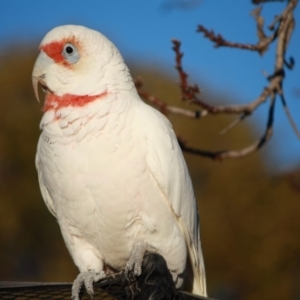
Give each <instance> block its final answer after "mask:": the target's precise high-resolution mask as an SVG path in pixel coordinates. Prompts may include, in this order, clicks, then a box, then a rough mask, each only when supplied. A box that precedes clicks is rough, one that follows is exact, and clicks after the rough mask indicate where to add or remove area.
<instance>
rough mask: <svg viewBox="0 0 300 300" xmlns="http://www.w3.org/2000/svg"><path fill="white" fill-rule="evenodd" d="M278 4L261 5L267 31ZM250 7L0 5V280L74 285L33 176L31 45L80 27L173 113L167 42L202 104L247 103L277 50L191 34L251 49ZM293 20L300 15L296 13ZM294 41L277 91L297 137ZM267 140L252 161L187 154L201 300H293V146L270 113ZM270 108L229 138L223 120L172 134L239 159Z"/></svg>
mask: <svg viewBox="0 0 300 300" xmlns="http://www.w3.org/2000/svg"><path fill="white" fill-rule="evenodd" d="M285 5H286V3H284V2H279V3H269V4H266V5H264V7H263V11H262V14H263V16H264V17H265V20H266V24H269V23H270V22H271V21H272V19H273V17H274V15H276V14H279V13H280V11H281V10H282V9H283V8H284V7H285ZM254 8H255V6H253V5H252V4H251V1H240V0H230V1H229V0H227V1H215V0H202V1H201V0H151V1H147V2H146V1H142V0H126V1H124V0H115V1H96V0H95V1H92V0H88V1H79V0H73V1H69V0H65V1H63V2H62V1H50V0H43V1H39V0H31V1H26V2H25V1H21V0H19V1H17V0H1V1H0V281H1V280H23V281H29V280H33V281H73V280H74V278H75V276H76V275H77V272H78V271H77V269H76V267H75V266H74V264H73V262H72V260H71V258H70V256H69V253H68V252H67V250H66V248H65V245H64V242H63V240H62V237H61V234H60V230H59V227H58V224H57V223H56V221H55V219H54V218H53V217H52V215H51V214H50V213H49V212H48V210H47V208H46V206H45V205H44V203H43V200H42V197H41V195H40V191H39V186H38V181H37V174H36V170H35V165H34V159H35V152H36V145H37V140H38V137H39V132H40V131H39V121H40V119H41V116H42V112H41V108H42V104H39V103H37V102H36V100H35V98H34V94H33V90H32V84H31V71H32V68H33V64H34V61H35V59H36V57H37V55H38V45H39V43H40V41H41V40H42V38H43V36H44V35H45V34H46V33H47V32H48V31H49V30H50V29H52V28H53V27H56V26H58V25H63V24H80V25H84V26H87V27H91V28H93V29H96V30H99V31H101V32H102V33H104V34H105V35H107V36H108V37H109V38H110V39H111V40H112V41H113V42H114V43H115V44H116V45H117V47H118V48H119V49H120V51H121V53H122V54H123V56H124V59H125V61H126V62H127V64H128V65H129V68H130V69H131V71H132V75H133V77H134V78H137V77H138V76H140V77H141V78H142V79H143V81H144V83H145V89H146V90H147V91H149V92H151V93H152V94H153V95H156V96H158V97H160V98H161V99H163V100H165V101H166V102H167V103H169V104H172V105H177V106H182V107H184V104H182V103H181V102H180V93H179V87H178V85H177V82H178V79H177V74H176V71H175V69H174V64H175V62H174V53H173V52H172V50H171V46H172V45H171V39H172V38H177V39H179V40H181V41H182V50H183V51H184V53H185V56H184V60H183V64H184V67H185V70H186V71H188V73H189V74H190V78H191V81H192V82H197V83H198V84H199V86H200V87H201V89H202V90H203V95H202V98H204V99H205V100H206V101H208V102H209V103H214V104H226V103H247V102H250V101H251V100H254V99H255V98H256V97H257V96H258V95H259V94H260V92H261V90H262V88H263V87H264V86H265V85H267V82H266V79H265V77H264V75H263V74H262V71H266V72H268V73H272V71H273V66H274V55H275V47H274V46H272V47H270V51H269V52H268V53H266V54H265V55H264V56H262V57H261V56H259V55H258V54H257V53H250V52H246V51H240V50H233V49H225V48H224V49H223V48H221V49H214V48H213V46H212V44H211V43H210V42H209V41H208V40H206V39H204V38H203V36H202V35H200V34H199V33H196V28H197V25H198V24H202V25H205V26H206V27H207V28H208V29H214V30H215V31H216V32H217V33H221V34H222V35H223V36H224V37H225V38H227V39H229V40H231V41H237V42H244V43H248V42H249V43H256V41H257V38H256V28H255V22H254V20H253V19H252V17H251V16H250V11H251V10H252V9H254ZM295 14H296V15H295V17H296V21H297V20H299V18H300V12H299V7H298V8H297V9H296V12H295ZM299 34H300V31H299V29H298V28H296V30H295V31H294V36H293V37H292V40H291V44H290V47H289V51H288V53H287V55H288V56H290V55H291V56H293V57H294V58H295V60H296V66H295V68H294V70H292V71H289V72H287V74H286V79H285V82H284V90H285V94H286V98H287V101H288V105H289V108H290V110H291V112H292V115H293V116H294V119H295V121H296V123H297V125H298V127H300V120H299V116H300V96H299V94H300V92H299V91H300V82H299V78H300V68H299V62H300V51H299V50H300V39H299ZM278 104H279V105H277V107H276V114H275V126H274V135H273V138H272V140H271V141H270V142H269V143H268V144H267V145H266V146H265V147H264V148H263V149H262V150H261V151H259V152H258V153H255V154H253V155H251V156H249V157H246V158H244V159H239V160H227V161H223V162H217V161H211V160H209V159H207V158H203V157H199V156H194V155H191V154H188V155H185V157H186V160H187V163H188V166H189V170H190V173H191V176H192V180H193V183H194V187H195V193H196V196H197V201H198V205H199V209H200V218H201V239H202V245H203V251H204V258H205V263H206V271H207V281H208V291H209V295H210V296H212V297H216V298H219V299H224V300H226V299H231V300H238V299H246V300H248V299H249V300H250V299H300V240H299V233H300V218H299V213H300V141H299V140H298V139H297V137H296V135H295V134H294V132H293V130H292V128H291V126H290V125H289V122H288V121H287V118H286V116H285V114H284V112H283V109H282V107H281V105H280V103H278ZM267 109H268V105H263V106H262V107H261V108H259V109H258V110H257V111H255V113H254V115H253V116H251V118H249V120H247V121H246V122H244V123H242V124H240V125H239V126H237V127H236V128H234V129H233V130H232V131H231V132H229V133H228V134H226V135H225V136H223V135H222V136H220V135H219V132H220V131H221V130H222V129H224V128H225V127H226V126H227V125H228V124H229V123H230V122H231V121H232V118H231V117H228V116H227V117H225V116H224V117H222V116H214V117H207V118H204V119H201V120H187V119H184V118H182V117H179V116H171V117H170V118H171V121H172V123H173V126H174V129H175V131H176V133H177V134H179V135H180V136H181V137H184V138H185V139H186V140H187V141H188V142H189V144H192V145H194V146H197V147H200V148H202V149H207V150H222V149H228V148H230V149H239V148H242V147H244V146H246V145H248V144H249V143H251V142H253V141H254V140H255V139H257V138H258V137H259V136H260V135H261V134H262V133H263V131H264V128H265V123H266V116H267Z"/></svg>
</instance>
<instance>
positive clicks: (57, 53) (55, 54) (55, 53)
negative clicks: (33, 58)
mask: <svg viewBox="0 0 300 300" xmlns="http://www.w3.org/2000/svg"><path fill="white" fill-rule="evenodd" d="M66 43H71V44H73V45H76V47H77V48H78V46H79V45H78V42H77V41H76V40H75V38H74V37H72V38H65V39H62V40H60V41H53V42H51V43H48V44H45V45H43V46H40V48H39V50H40V51H44V52H45V53H46V54H47V55H48V56H49V57H50V58H52V59H53V60H54V61H55V62H56V63H59V64H63V65H64V66H66V67H70V66H71V65H70V63H69V62H67V61H66V60H65V58H64V56H63V55H62V52H63V49H64V46H65V45H66Z"/></svg>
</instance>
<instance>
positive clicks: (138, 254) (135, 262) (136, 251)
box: [125, 242, 156, 280]
mask: <svg viewBox="0 0 300 300" xmlns="http://www.w3.org/2000/svg"><path fill="white" fill-rule="evenodd" d="M155 250H156V249H155V248H154V247H152V246H150V245H149V244H147V243H145V242H137V243H136V244H135V245H134V247H133V249H132V251H131V255H130V258H129V260H128V262H127V264H126V267H125V276H126V278H127V280H130V279H132V278H131V274H132V273H133V275H134V276H135V277H138V276H140V275H141V273H142V263H143V259H144V255H145V253H146V252H147V251H151V252H156V251H155Z"/></svg>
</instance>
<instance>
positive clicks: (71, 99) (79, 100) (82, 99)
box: [43, 92, 108, 112]
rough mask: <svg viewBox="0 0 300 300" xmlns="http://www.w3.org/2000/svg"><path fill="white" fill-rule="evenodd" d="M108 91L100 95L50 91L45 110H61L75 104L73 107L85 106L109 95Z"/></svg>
mask: <svg viewBox="0 0 300 300" xmlns="http://www.w3.org/2000/svg"><path fill="white" fill-rule="evenodd" d="M107 94H108V93H107V92H104V93H102V94H100V95H95V96H88V95H83V96H78V95H71V94H65V95H63V96H57V95H55V94H52V93H48V94H47V96H46V99H45V103H44V107H43V111H44V112H46V111H48V110H52V109H53V110H55V111H57V110H59V109H60V108H63V107H68V106H73V107H83V106H85V105H86V104H88V103H90V102H93V101H95V100H97V99H101V98H103V97H105V96H107Z"/></svg>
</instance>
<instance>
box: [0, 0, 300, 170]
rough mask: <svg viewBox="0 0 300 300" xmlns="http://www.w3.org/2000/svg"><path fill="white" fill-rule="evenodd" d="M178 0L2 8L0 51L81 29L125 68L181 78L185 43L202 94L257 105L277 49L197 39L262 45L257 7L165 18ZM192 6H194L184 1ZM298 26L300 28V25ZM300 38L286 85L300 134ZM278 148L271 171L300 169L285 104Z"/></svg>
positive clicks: (220, 1)
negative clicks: (207, 35)
mask: <svg viewBox="0 0 300 300" xmlns="http://www.w3.org/2000/svg"><path fill="white" fill-rule="evenodd" d="M172 1H173V2H177V3H178V1H179V0H110V1H108V0H86V1H84V0H81V1H80V0H64V1H59V0H55V1H53V0H1V1H0V51H1V49H3V48H5V47H7V46H8V45H11V44H17V43H22V44H24V43H28V44H31V45H33V46H34V47H36V48H37V47H38V44H39V42H40V41H41V39H42V38H43V36H44V35H45V34H46V33H47V32H48V31H49V30H50V29H52V28H53V27H56V26H59V25H63V24H80V25H84V26H87V27H91V28H93V29H96V30H99V31H101V32H102V33H104V34H105V35H107V36H108V37H109V38H110V39H111V40H112V41H113V42H114V43H115V44H116V45H117V47H118V48H119V49H120V51H121V53H122V54H123V56H124V58H125V60H132V59H135V60H136V61H138V62H141V63H146V64H154V65H157V66H163V67H164V68H165V69H166V70H167V71H169V72H170V73H171V74H173V75H174V76H176V75H177V74H176V73H175V71H174V69H173V66H174V55H173V52H172V50H171V42H170V41H171V39H172V38H177V39H179V40H181V41H182V43H183V45H182V50H183V51H184V52H185V57H184V66H185V69H186V70H188V71H189V73H190V74H192V77H193V79H195V80H196V81H197V82H198V83H199V85H200V86H201V82H204V81H205V83H208V84H209V85H210V86H211V87H212V88H213V89H215V90H218V91H219V93H222V92H224V93H229V94H230V95H232V97H233V98H232V99H233V101H238V102H244V103H245V102H249V101H251V100H253V99H255V98H256V97H257V96H258V95H259V94H260V92H261V90H262V88H263V86H265V85H266V84H267V82H266V80H265V78H264V76H263V74H262V71H263V70H265V71H266V72H268V73H271V72H272V70H273V65H274V49H275V48H274V46H273V47H271V52H270V53H267V54H266V55H265V56H263V57H260V56H259V55H258V54H256V53H252V52H247V51H239V50H232V49H226V48H220V49H218V50H217V49H214V48H213V46H212V44H211V43H210V42H209V41H208V40H206V39H204V38H203V36H202V35H200V34H199V33H196V27H197V25H198V24H203V25H205V26H206V27H207V28H209V29H214V30H215V32H217V33H222V35H223V36H224V37H225V38H227V39H229V40H232V41H238V42H245V43H246V42H247V43H248V42H249V43H255V42H256V41H257V38H256V30H255V25H254V20H253V19H252V17H251V16H250V11H251V10H252V9H253V8H254V6H253V5H252V4H251V1H250V0H247V1H245V0H244V1H241V0H202V1H201V0H200V1H199V0H190V1H191V2H193V3H194V4H198V5H194V7H193V9H181V10H179V9H176V8H174V9H171V10H166V9H165V7H166V4H167V5H168V4H170V3H172ZM180 1H181V2H186V1H187V0H180ZM284 5H285V4H284V3H272V4H266V5H265V6H264V8H263V15H264V16H265V18H266V24H267V25H268V24H269V23H270V22H271V20H272V17H273V16H274V15H275V14H278V13H279V12H280V11H281V9H282V8H283V7H284ZM299 17H300V9H299V7H298V8H297V10H296V19H298V20H299V19H300V18H299ZM296 25H297V24H296ZM299 37H300V30H299V28H296V30H295V32H294V35H293V38H292V41H291V45H290V47H289V52H288V53H287V56H288V57H289V56H293V57H294V58H295V60H296V65H295V68H294V70H293V71H291V72H289V71H288V72H287V74H286V75H287V76H286V80H285V83H284V90H285V94H286V99H287V102H288V105H289V108H290V110H291V111H292V115H293V117H294V119H295V121H296V123H297V124H298V127H299V128H300V98H299V96H298V98H297V97H296V95H295V90H296V89H298V90H299V89H300V66H299V64H300V38H299ZM267 107H268V106H267V105H264V107H263V108H262V109H259V110H258V111H257V112H256V113H255V115H254V116H253V117H251V119H252V120H251V121H252V125H253V127H254V128H255V134H256V135H257V137H259V136H260V135H261V134H262V132H263V130H264V126H265V122H266V121H265V120H266V118H265V116H266V113H267ZM275 118H276V119H275V126H274V128H275V132H274V135H273V138H272V141H271V142H270V143H269V145H268V146H267V147H266V150H264V151H263V153H264V155H265V156H266V161H267V164H268V165H269V166H270V165H272V166H275V165H276V167H275V169H276V170H279V171H280V170H287V169H289V168H295V167H299V166H300V140H299V139H298V138H297V137H296V135H295V134H294V132H293V130H292V128H291V126H290V125H289V122H288V121H287V118H286V116H285V114H284V112H283V109H282V107H281V104H280V103H279V101H278V104H277V107H276V115H275Z"/></svg>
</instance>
